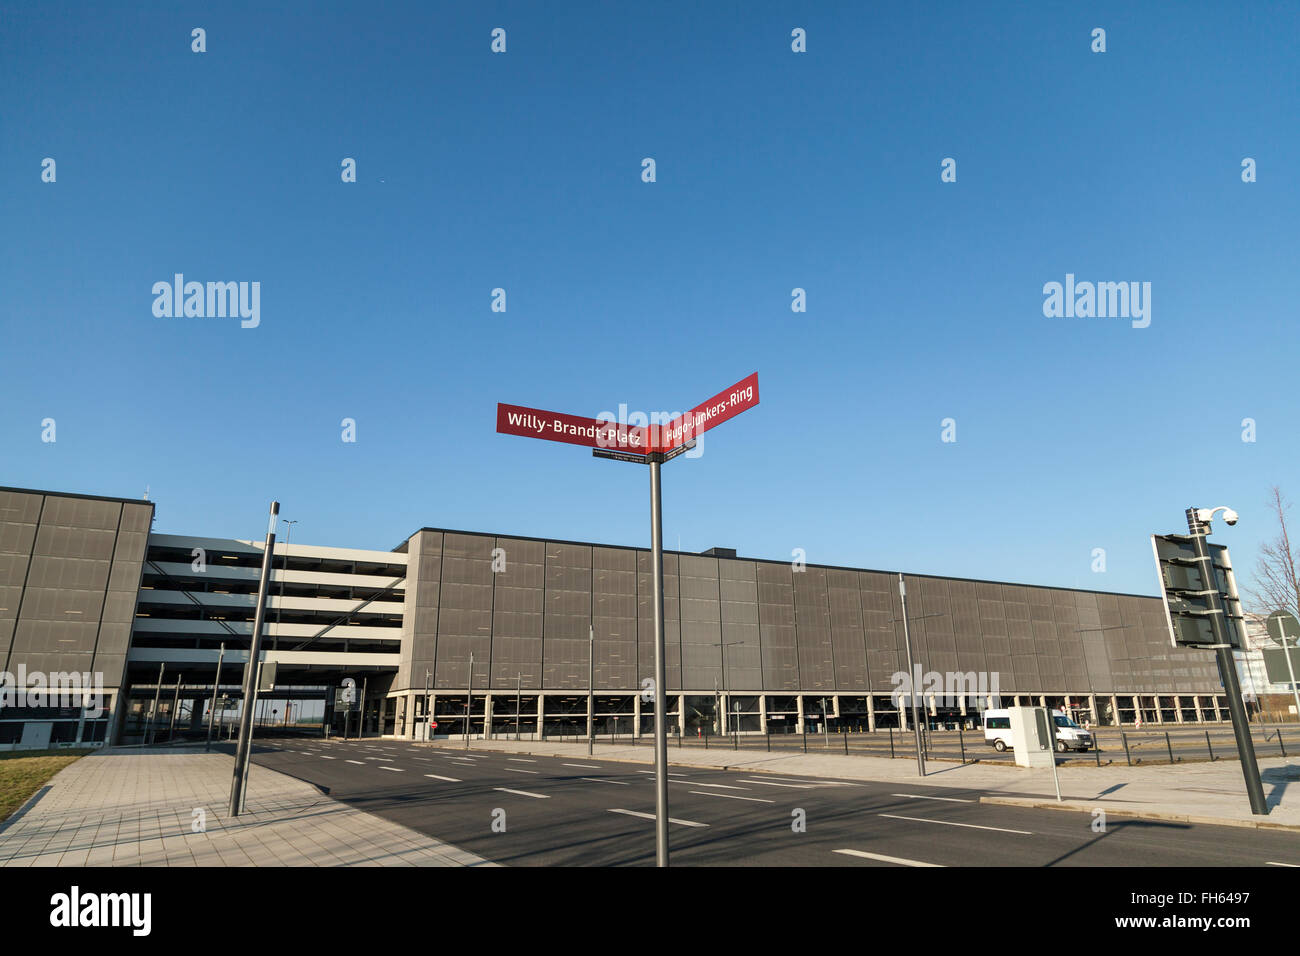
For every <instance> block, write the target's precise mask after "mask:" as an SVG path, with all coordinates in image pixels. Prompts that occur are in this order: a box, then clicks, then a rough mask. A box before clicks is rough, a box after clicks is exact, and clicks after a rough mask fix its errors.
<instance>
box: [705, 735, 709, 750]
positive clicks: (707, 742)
mask: <svg viewBox="0 0 1300 956" xmlns="http://www.w3.org/2000/svg"><path fill="white" fill-rule="evenodd" d="M704 749H705V750H708V749H709V735H708V734H704Z"/></svg>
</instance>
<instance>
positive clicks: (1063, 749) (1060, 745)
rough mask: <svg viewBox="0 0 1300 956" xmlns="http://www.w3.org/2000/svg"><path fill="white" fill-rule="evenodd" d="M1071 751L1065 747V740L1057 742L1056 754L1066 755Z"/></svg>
mask: <svg viewBox="0 0 1300 956" xmlns="http://www.w3.org/2000/svg"><path fill="white" fill-rule="evenodd" d="M1069 749H1070V748H1069V747H1067V746H1066V745H1065V741H1064V740H1058V741H1057V742H1056V752H1057V753H1058V754H1063V753H1065V752H1066V751H1067V750H1069Z"/></svg>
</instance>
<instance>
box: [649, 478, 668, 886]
mask: <svg viewBox="0 0 1300 956" xmlns="http://www.w3.org/2000/svg"><path fill="white" fill-rule="evenodd" d="M649 458H650V552H651V554H650V567H651V581H652V591H653V594H652V597H651V603H652V604H653V605H654V616H655V865H657V866H667V865H668V738H667V736H666V734H667V726H668V721H667V717H668V715H667V713H666V710H667V704H666V703H665V701H666V699H667V695H666V694H665V693H664V683H665V668H664V656H665V654H664V526H663V494H662V492H663V487H662V484H661V482H660V476H659V469H660V467H661V466H662V459H663V456H662V455H661V454H658V453H655V454H652V455H650V456H649Z"/></svg>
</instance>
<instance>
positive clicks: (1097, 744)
mask: <svg viewBox="0 0 1300 956" xmlns="http://www.w3.org/2000/svg"><path fill="white" fill-rule="evenodd" d="M1092 753H1093V756H1094V757H1096V758H1097V766H1098V767H1100V766H1101V741H1100V740H1098V739H1097V737H1096V736H1095V735H1094V736H1093V738H1092Z"/></svg>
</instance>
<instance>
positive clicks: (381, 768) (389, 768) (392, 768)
mask: <svg viewBox="0 0 1300 956" xmlns="http://www.w3.org/2000/svg"><path fill="white" fill-rule="evenodd" d="M379 769H380V770H392V771H393V772H394V773H406V771H405V770H403V769H402V768H401V767H380V768H379Z"/></svg>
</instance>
